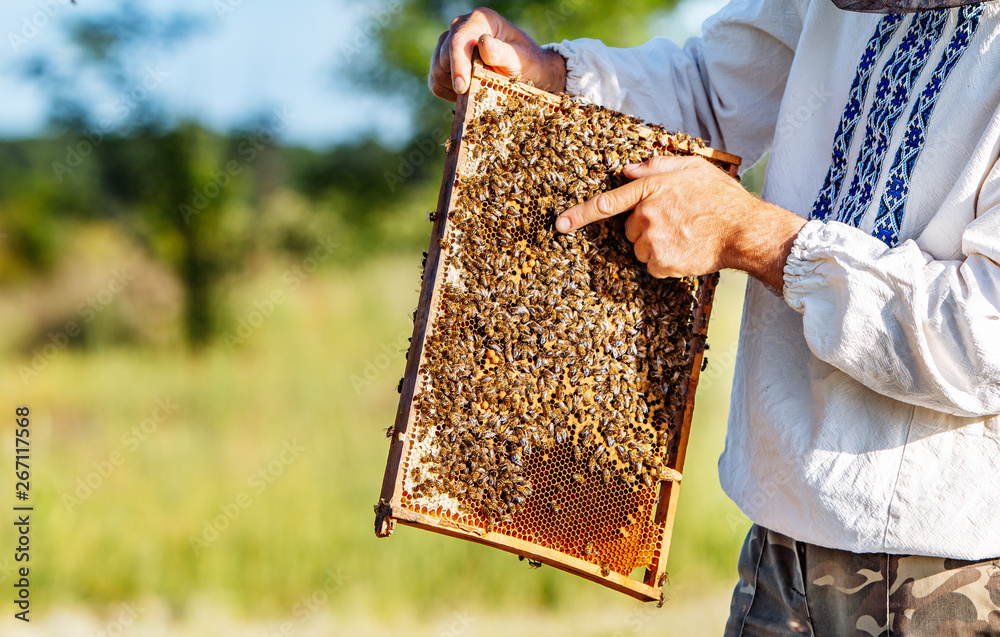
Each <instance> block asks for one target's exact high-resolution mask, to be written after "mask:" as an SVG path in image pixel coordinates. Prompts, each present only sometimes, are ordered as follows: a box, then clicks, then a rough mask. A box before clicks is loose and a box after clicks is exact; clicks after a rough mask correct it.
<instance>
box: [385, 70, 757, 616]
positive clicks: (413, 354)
mask: <svg viewBox="0 0 1000 637" xmlns="http://www.w3.org/2000/svg"><path fill="white" fill-rule="evenodd" d="M484 83H487V84H488V85H490V86H493V87H496V86H502V87H503V90H504V92H508V91H509V92H511V93H512V94H513V93H520V94H521V95H530V96H532V97H533V98H537V99H539V100H542V101H543V102H545V103H548V104H550V105H552V106H553V107H557V108H558V107H559V106H560V104H561V103H562V102H561V99H560V98H559V97H557V96H555V95H552V94H550V93H547V92H545V91H542V90H540V89H537V88H535V87H533V86H531V85H528V84H524V83H511V81H510V80H509V79H508V78H505V77H503V76H500V75H497V74H495V73H493V72H491V71H489V70H488V69H486V68H484V67H483V66H482V65H481V64H480V63H479V62H478V61H477V62H476V64H475V65H474V70H473V74H472V81H471V86H470V88H469V90H468V92H467V93H466V94H465V95H460V96H459V98H458V102H457V104H456V109H455V118H454V123H453V126H452V131H451V137H450V139H451V140H452V143H451V147H450V149H449V151H448V153H447V158H446V162H445V169H444V178H443V182H442V186H441V191H440V195H439V200H438V206H437V213H436V216H435V220H434V225H433V229H432V232H431V243H430V249H429V251H428V255H427V261H426V265H425V270H424V281H423V286H422V289H421V292H420V301H419V307H418V310H417V313H416V316H415V320H414V330H413V338H412V342H411V346H410V355H409V357H408V360H407V365H406V372H405V378H404V381H403V385H402V391H401V396H400V402H399V407H398V409H397V412H396V419H395V424H394V426H393V429H392V433H393V437H392V442H391V446H390V450H389V458H388V463H387V467H386V472H385V476H384V480H383V484H382V492H381V497H380V504H379V506H378V507H377V510H378V513H377V516H376V522H375V525H376V528H375V531H376V534H377V535H379V536H380V537H386V536H388V535H390V534H391V533H392V531H393V529H394V526H395V522H396V521H399V522H401V523H403V524H406V525H410V526H415V527H418V528H423V529H426V530H430V531H434V532H437V533H442V534H445V535H449V536H452V537H457V538H461V539H466V540H471V541H474V542H477V543H481V544H486V545H489V546H493V547H496V548H500V549H502V550H504V551H508V552H510V553H514V554H516V555H519V556H523V557H525V558H528V559H531V560H535V561H538V562H541V563H544V564H548V565H550V566H553V567H556V568H559V569H561V570H565V571H568V572H571V573H574V574H576V575H579V576H582V577H584V578H587V579H589V580H592V581H594V582H597V583H600V584H602V585H605V586H607V587H609V588H612V589H614V590H617V591H620V592H623V593H625V594H628V595H630V596H632V597H635V598H637V599H640V600H643V601H655V600H660V599H661V590H662V584H663V581H664V579H665V577H666V561H667V553H668V550H669V542H670V534H671V529H672V525H673V519H674V516H675V513H676V508H677V501H678V496H679V493H680V489H679V481H663V482H661V483H660V487H659V495H658V504H657V506H656V511H655V522H656V523H657V524H662V528H663V530H664V531H663V536H662V538H661V541H660V543H659V546H660V548H659V551H658V552H657V553H656V562H655V568H653V569H647V570H646V573H645V576H644V577H643V579H642V581H639V580H636V579H632V578H631V577H628V576H624V575H621V574H619V573H616V572H611V573H608V574H602V569H601V568H600V567H599V566H598V565H596V564H593V563H591V562H589V561H586V560H582V559H579V558H577V557H574V556H571V555H566V554H564V553H561V552H559V551H555V550H552V549H550V548H548V547H545V546H540V545H538V544H535V543H531V542H527V541H524V540H521V539H519V538H515V537H511V536H509V535H504V534H501V533H495V532H488V531H486V530H484V529H479V528H473V527H468V526H464V525H460V524H456V523H453V522H451V521H450V520H446V519H443V518H441V517H439V516H435V515H431V514H429V513H428V512H425V511H420V510H415V509H414V508H407V507H405V506H403V505H402V502H401V494H402V490H403V482H404V478H405V476H404V466H403V460H404V458H406V457H407V453H408V451H409V448H410V446H411V445H412V443H413V436H412V435H408V432H411V430H412V428H413V425H414V416H415V414H414V411H415V410H414V409H413V405H414V398H415V394H416V391H417V379H418V372H419V370H420V369H421V367H422V365H423V363H424V361H425V338H426V336H427V335H428V333H429V330H430V328H431V327H432V325H431V321H432V320H433V319H432V317H434V316H435V312H436V309H437V308H438V305H439V303H440V289H441V287H442V283H443V281H442V276H443V270H444V268H443V267H442V263H441V261H442V258H441V257H442V250H441V240H442V238H443V237H445V236H446V231H447V228H448V222H449V213H450V211H451V210H453V209H454V207H455V203H456V201H455V199H456V193H455V185H456V180H457V174H458V169H459V167H460V166H462V165H463V162H465V161H466V156H465V154H466V145H465V144H463V143H461V142H462V139H463V135H464V131H465V128H466V126H467V124H468V123H469V120H470V118H471V117H472V116H473V111H474V108H473V106H472V104H471V100H474V99H475V96H477V95H478V94H479V90H480V88H481V87H482V86H483V84H484ZM644 131H645V133H644V134H648V135H650V136H654V135H657V133H656V132H654V131H653V130H651V129H644ZM665 149H666V150H669V151H672V152H676V153H679V154H687V155H700V156H703V157H705V158H706V159H709V160H710V161H712V162H713V163H715V164H716V165H719V166H720V167H722V168H723V169H725V170H727V171H728V172H730V174H732V175H733V176H735V175H736V171H737V169H738V167H739V162H740V159H739V158H738V157H736V156H734V155H729V154H727V153H722V152H719V151H715V150H713V149H710V148H704V147H701V146H699V145H698V144H696V143H689V142H687V141H686V138H684V137H683V136H681V137H679V138H678V140H677V144H676V145H671V146H667V147H666V148H665ZM716 281H717V275H708V276H705V277H701V281H700V285H699V287H698V290H697V304H696V306H695V310H694V315H693V317H692V321H693V325H694V326H695V333H696V334H698V335H701V336H702V337H703V336H704V335H705V334H706V331H707V326H708V318H709V314H710V312H711V302H712V296H713V293H714V289H715V284H716ZM703 344H704V339H703V338H693V339H691V341H690V344H689V352H688V359H689V360H690V376H689V382H688V384H687V387H686V389H685V390H684V392H685V393H684V401H683V404H684V413H683V417H682V421H681V422H680V430H679V442H678V449H677V453H676V456H675V458H674V462H673V464H672V465H671V466H670V468H671V469H673V470H675V471H676V472H677V474H678V475H679V474H680V472H681V471H682V469H683V464H684V456H685V451H686V447H687V439H688V434H689V431H690V424H691V418H692V415H693V411H694V397H695V390H696V387H697V383H698V376H699V372H700V370H701V362H702V349H703ZM678 480H679V479H678Z"/></svg>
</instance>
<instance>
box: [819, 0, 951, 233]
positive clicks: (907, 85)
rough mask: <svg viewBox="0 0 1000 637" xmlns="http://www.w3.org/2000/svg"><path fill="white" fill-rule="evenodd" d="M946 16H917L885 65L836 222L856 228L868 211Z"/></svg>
mask: <svg viewBox="0 0 1000 637" xmlns="http://www.w3.org/2000/svg"><path fill="white" fill-rule="evenodd" d="M948 14H949V12H948V11H927V12H924V13H921V14H917V15H916V16H915V17H914V18H913V22H912V23H911V24H910V28H909V29H908V30H907V32H906V35H904V36H903V41H902V42H901V43H900V45H899V48H897V49H896V50H895V51H894V52H893V54H892V57H890V58H889V61H888V62H886V65H885V69H884V70H883V72H882V77H881V78H880V79H879V82H878V85H877V86H876V88H875V97H874V101H873V103H872V108H871V112H870V113H869V114H868V122H867V124H866V127H865V137H864V140H863V141H862V144H861V149H860V152H859V155H858V161H857V164H856V165H855V167H854V178H853V179H852V180H851V187H850V188H849V189H848V191H847V194H846V195H845V196H844V201H843V202H842V203H841V206H840V214H839V215H838V220H839V221H841V222H843V223H847V224H850V225H852V226H855V227H857V225H858V224H859V223H860V221H861V217H862V216H863V215H864V212H865V210H866V209H867V208H868V205H869V203H870V202H871V200H872V195H873V191H874V190H875V184H876V182H877V181H878V176H879V173H880V172H881V169H882V165H883V163H884V162H885V156H886V154H887V152H888V150H889V140H890V138H891V137H892V130H893V128H894V127H895V125H896V122H897V121H898V120H899V118H900V116H901V115H902V114H903V111H904V109H905V108H906V105H907V104H908V103H909V101H910V94H911V92H912V91H913V85H914V84H915V83H916V81H917V78H918V77H919V76H920V74H921V73H922V72H923V70H924V67H926V66H927V61H928V59H929V57H930V53H931V51H932V50H933V49H934V46H935V45H936V44H937V42H938V41H939V40H940V39H941V35H942V34H943V32H944V27H945V24H946V23H947V21H948Z"/></svg>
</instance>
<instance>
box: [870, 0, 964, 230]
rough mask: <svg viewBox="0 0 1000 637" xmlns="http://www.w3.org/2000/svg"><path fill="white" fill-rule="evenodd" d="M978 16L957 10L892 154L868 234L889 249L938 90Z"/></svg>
mask: <svg viewBox="0 0 1000 637" xmlns="http://www.w3.org/2000/svg"><path fill="white" fill-rule="evenodd" d="M982 12H983V8H982V6H981V5H974V6H966V7H963V8H962V9H961V11H960V12H959V14H958V25H957V26H956V27H955V34H954V36H952V39H951V42H949V43H948V49H947V50H946V51H945V53H944V56H943V57H942V58H941V61H940V62H939V63H938V65H937V68H935V69H934V73H933V75H932V76H931V79H930V80H929V81H928V82H927V86H926V87H924V90H923V91H922V92H921V93H920V96H919V97H918V98H917V101H916V103H915V104H914V106H913V112H912V113H911V114H910V118H909V121H908V122H907V125H906V133H905V135H904V136H903V142H902V144H901V145H900V147H899V150H898V151H896V156H895V158H894V159H893V162H892V168H890V170H889V177H888V179H887V180H886V184H885V189H884V191H883V193H882V199H881V201H880V203H879V211H878V216H877V217H876V218H875V227H874V229H873V230H872V234H873V235H874V236H875V237H877V238H879V239H881V240H882V241H883V242H884V243H885V244H886V245H888V246H889V247H893V246H895V245H896V243H897V241H898V240H899V229H900V226H901V225H902V222H903V208H904V207H905V205H906V197H907V195H909V192H910V175H912V174H913V167H914V166H915V165H916V163H917V159H918V158H919V156H920V151H921V150H922V149H923V147H924V140H925V137H926V132H927V126H928V124H929V122H930V119H931V115H932V114H933V112H934V106H935V104H937V99H938V96H939V95H940V93H941V88H942V87H943V86H944V83H945V82H946V81H947V80H948V76H949V75H950V74H951V71H952V69H954V68H955V65H956V64H958V61H959V60H960V59H961V58H962V54H963V53H965V50H966V49H967V48H969V44H970V43H971V42H972V37H973V36H974V35H975V33H976V30H977V29H978V28H979V21H980V17H981V16H982Z"/></svg>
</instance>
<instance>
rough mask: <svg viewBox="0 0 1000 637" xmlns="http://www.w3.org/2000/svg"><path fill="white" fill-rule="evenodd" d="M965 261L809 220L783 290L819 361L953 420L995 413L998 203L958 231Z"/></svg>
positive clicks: (999, 331) (999, 353) (999, 348)
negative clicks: (941, 257) (891, 244)
mask: <svg viewBox="0 0 1000 637" xmlns="http://www.w3.org/2000/svg"><path fill="white" fill-rule="evenodd" d="M962 252H963V254H964V256H965V259H964V260H955V261H943V260H934V259H933V258H932V257H931V255H929V254H927V253H926V252H922V251H921V250H920V248H919V246H918V245H917V244H916V243H915V242H914V241H912V240H911V241H906V242H904V243H902V244H900V245H899V246H897V247H895V248H892V249H890V248H888V247H887V246H886V245H885V244H884V243H882V242H881V241H879V240H878V239H876V238H874V237H872V236H869V235H868V234H866V233H865V232H863V231H861V230H858V229H857V228H854V227H853V226H848V225H845V224H842V223H837V222H827V223H823V222H820V221H810V222H809V223H807V224H806V225H805V226H804V227H803V228H802V231H801V232H800V233H799V235H798V237H797V238H796V240H795V243H794V245H793V248H792V253H791V256H790V257H789V259H788V262H787V264H786V266H785V272H784V274H785V285H784V293H785V299H786V301H787V302H788V304H789V305H790V306H791V307H792V308H794V309H795V310H797V311H798V312H799V313H801V314H802V316H803V325H804V332H805V338H806V342H807V343H808V345H809V348H810V349H811V350H812V352H813V354H815V355H816V356H817V357H818V358H820V359H821V360H823V361H826V362H827V363H829V364H830V365H833V366H834V367H836V368H838V369H840V370H841V371H843V372H844V373H846V374H848V375H849V376H851V377H852V378H854V379H855V380H857V381H858V382H860V383H862V384H863V385H865V386H866V387H868V388H869V389H871V390H873V391H875V392H878V393H880V394H883V395H885V396H889V397H890V398H893V399H895V400H899V401H901V402H904V403H907V404H911V405H917V406H920V407H926V408H928V409H933V410H935V411H939V412H944V413H950V414H954V415H957V416H968V417H983V416H990V415H995V414H1000V266H998V265H997V264H998V263H1000V205H998V206H996V207H994V208H992V209H991V210H990V211H989V212H988V213H986V214H984V215H980V216H979V217H978V218H977V219H976V220H975V221H973V222H972V223H971V224H969V225H968V226H967V227H966V228H965V231H964V233H963V236H962Z"/></svg>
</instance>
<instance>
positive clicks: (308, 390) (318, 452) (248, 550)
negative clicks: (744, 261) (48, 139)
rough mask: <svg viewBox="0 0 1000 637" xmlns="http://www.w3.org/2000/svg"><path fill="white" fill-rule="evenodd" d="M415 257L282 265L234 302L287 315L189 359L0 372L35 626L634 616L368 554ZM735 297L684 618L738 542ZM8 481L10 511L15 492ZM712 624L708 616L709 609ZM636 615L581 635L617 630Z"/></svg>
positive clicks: (724, 325) (126, 354) (614, 600)
mask: <svg viewBox="0 0 1000 637" xmlns="http://www.w3.org/2000/svg"><path fill="white" fill-rule="evenodd" d="M417 258H419V257H417ZM417 258H399V259H397V260H386V261H382V262H378V263H374V264H372V265H369V266H365V267H364V268H361V269H357V270H352V271H348V270H343V269H335V270H330V271H326V272H320V273H317V274H316V275H314V276H312V277H310V278H309V279H308V280H306V281H305V282H304V284H303V285H302V286H301V287H299V288H298V289H294V290H293V289H290V287H289V286H288V284H287V281H286V280H284V279H283V278H282V275H283V268H272V269H270V270H268V271H267V272H266V273H265V274H263V275H261V276H259V277H256V278H255V279H254V280H253V281H252V283H248V284H246V285H242V286H239V287H238V288H236V289H235V290H233V291H232V294H231V297H232V298H231V304H232V307H233V310H234V315H235V316H236V318H237V319H239V318H246V317H249V316H250V313H251V311H253V310H254V303H255V302H258V303H259V304H260V303H262V302H263V300H264V299H267V298H268V297H270V295H271V294H272V292H274V291H275V290H278V291H281V292H282V293H283V294H284V298H285V299H287V300H286V301H285V302H283V303H280V304H278V305H276V306H275V308H274V310H273V312H272V313H271V314H270V316H268V317H265V318H264V320H263V321H262V322H259V325H258V326H257V327H254V328H251V329H247V330H244V331H243V333H242V334H237V333H235V332H232V335H233V336H234V338H233V339H225V340H224V341H220V342H219V343H218V344H217V345H216V346H214V347H213V348H212V349H210V350H209V351H207V352H205V353H203V354H201V355H198V356H194V355H191V354H188V353H185V352H183V351H166V350H160V351H150V350H139V349H109V350H99V351H96V352H91V353H86V354H85V353H82V352H78V351H72V350H67V351H63V352H61V353H60V354H59V355H58V356H56V357H55V358H54V360H52V361H51V362H50V363H49V364H48V365H47V366H46V367H45V369H44V370H42V372H41V373H40V374H39V375H38V376H37V377H36V378H32V379H30V380H29V382H28V383H24V382H22V379H21V377H20V375H19V374H18V365H19V364H20V363H23V362H24V360H8V361H7V364H6V365H5V366H4V368H3V371H2V373H0V405H2V406H3V408H4V409H5V410H9V412H10V413H7V414H4V417H3V423H4V424H3V429H2V432H3V448H4V453H5V459H4V461H3V462H2V463H0V466H3V467H4V474H5V476H8V475H9V471H8V469H10V468H11V465H12V461H11V460H10V458H12V456H13V435H12V429H13V406H14V405H15V404H26V405H29V406H30V407H31V410H32V423H33V424H32V425H31V427H32V429H33V432H34V437H33V438H32V443H33V447H32V454H33V467H32V471H33V482H32V498H33V501H34V503H35V505H36V512H35V514H34V518H33V524H34V525H33V528H32V534H31V542H32V553H33V554H32V562H31V574H32V594H33V596H34V598H35V600H36V601H35V606H34V607H33V612H36V613H37V614H38V615H41V616H45V615H46V613H49V612H54V610H55V609H57V608H63V607H83V608H91V609H96V610H95V612H98V613H102V612H106V609H107V608H109V607H112V608H113V605H114V604H118V603H121V602H127V601H129V600H150V599H153V600H159V601H158V602H157V603H161V604H162V605H163V606H164V608H166V609H168V612H169V613H170V614H171V616H185V614H189V613H191V612H194V611H193V610H192V609H196V608H198V607H199V605H200V604H203V603H208V604H211V605H216V606H219V607H222V608H225V609H227V612H231V613H232V614H233V615H234V616H236V617H243V618H249V619H252V620H254V621H268V620H272V619H273V620H278V619H280V618H282V617H298V616H299V615H300V614H303V613H307V611H309V612H311V611H310V609H311V606H312V605H317V604H319V602H318V601H317V600H322V604H321V606H322V608H323V609H324V612H326V613H332V614H333V615H335V616H349V617H355V618H375V619H371V620H370V621H374V622H378V621H391V620H392V618H396V617H400V618H404V617H405V618H410V619H411V620H412V621H416V622H421V621H423V622H425V623H426V622H430V623H431V624H433V622H435V621H438V620H437V619H436V618H440V617H442V616H444V617H447V616H448V614H449V613H452V612H455V609H456V608H473V609H479V610H483V611H486V612H489V613H492V614H510V615H511V616H513V617H516V618H518V621H527V620H526V619H525V618H530V617H532V616H535V617H546V618H548V619H547V620H545V621H549V622H550V623H551V622H552V621H553V620H552V618H558V617H576V619H577V620H579V619H580V618H581V617H586V616H588V615H587V614H586V613H587V612H591V613H592V612H593V611H594V609H611V610H612V611H613V612H614V613H616V615H615V617H616V618H627V617H629V615H628V614H629V613H633V612H636V609H639V608H644V607H641V605H639V604H638V603H636V602H633V601H632V600H629V599H627V598H625V597H623V596H621V595H619V594H616V593H613V592H610V591H607V590H605V589H603V588H601V587H599V586H596V585H594V584H591V583H589V582H585V581H583V580H580V579H578V578H575V577H573V576H570V575H567V574H564V573H562V572H559V571H556V570H554V569H551V568H542V569H539V570H529V569H528V567H527V566H526V565H525V564H524V563H520V562H518V561H517V559H516V558H514V557H513V556H511V555H508V554H506V553H501V552H499V551H496V550H491V549H488V548H485V547H481V546H477V545H472V544H469V543H465V542H461V541H458V540H453V539H448V538H444V537H439V536H436V535H434V534H431V533H427V532H424V531H419V530H415V529H410V528H404V527H400V528H398V529H397V531H396V533H395V534H394V535H393V537H391V538H390V539H383V540H379V539H376V538H375V536H374V534H373V532H372V522H373V513H372V505H373V504H374V502H375V501H376V499H377V497H378V492H379V487H380V484H381V478H382V473H383V470H384V463H385V454H386V449H387V440H386V438H385V436H384V429H385V427H387V426H389V425H390V424H391V423H392V420H393V414H394V412H395V407H396V401H397V398H398V396H397V394H396V391H395V389H396V383H397V381H398V379H399V377H400V375H401V373H402V369H403V364H404V356H403V352H402V349H404V348H405V345H406V338H407V337H408V336H409V331H410V327H411V323H410V317H409V315H410V312H412V310H413V308H414V306H415V304H416V298H417V289H416V288H417V285H418V276H419V275H418V272H417V269H416V265H417V263H416V260H417ZM743 285H744V279H743V278H741V277H739V276H736V275H727V276H724V278H723V283H722V285H721V286H720V289H719V295H718V299H717V303H716V308H715V313H714V316H713V322H712V326H711V329H710V338H709V343H710V345H711V347H712V349H711V351H710V352H709V359H710V361H711V364H710V366H709V368H708V371H707V372H706V373H705V375H704V376H703V381H702V385H701V387H700V388H699V393H698V399H697V400H698V408H697V410H696V416H695V422H694V425H693V431H692V435H691V441H690V446H689V454H688V460H687V466H686V471H685V481H684V486H683V489H682V491H681V498H680V510H679V513H678V516H677V525H676V528H675V532H674V537H673V545H672V550H671V556H670V561H669V571H670V581H671V595H672V596H673V597H674V598H675V599H674V602H672V603H674V604H682V605H683V604H684V602H683V600H685V599H690V600H695V599H697V598H698V597H699V596H700V595H701V594H702V593H703V592H705V593H706V594H709V593H710V594H711V595H714V596H715V597H714V598H715V599H720V598H721V596H723V595H726V594H728V590H730V587H731V586H732V584H733V583H734V581H735V580H734V578H735V562H736V556H737V554H738V551H739V548H740V544H741V541H742V537H743V535H744V534H745V532H746V529H747V527H748V526H749V522H748V521H747V520H746V519H745V518H743V517H742V516H741V515H740V514H739V513H738V511H737V509H736V508H735V507H734V506H733V505H732V504H731V503H730V502H729V501H728V500H727V499H726V497H725V496H724V495H723V493H722V492H721V490H720V487H719V483H718V478H717V475H716V461H717V458H718V455H719V453H720V452H721V450H722V446H723V439H724V433H725V421H726V413H727V408H728V403H729V388H730V379H731V374H732V360H733V355H734V354H735V338H736V331H737V326H738V320H739V315H740V309H741V301H742V296H743ZM264 305H266V304H264ZM253 322H254V323H257V321H256V320H254V321H253ZM248 325H249V324H248ZM244 336H245V338H244ZM235 337H238V338H235ZM236 340H238V341H240V342H234V341H236ZM366 374H367V377H366ZM362 381H363V382H362ZM3 484H5V485H7V486H6V487H5V495H4V496H3V497H4V501H6V502H8V503H9V502H12V501H13V497H12V496H11V495H10V494H11V488H12V485H10V483H9V482H8V481H7V480H6V479H5V480H4V482H3ZM193 538H194V541H193ZM14 541H15V538H14V535H13V533H12V528H11V525H10V524H0V547H4V548H2V549H0V555H4V556H6V555H9V554H11V552H12V551H8V548H12V547H13V543H14ZM4 559H5V558H3V557H0V577H2V578H3V585H4V586H10V585H11V579H10V578H11V577H12V576H13V573H12V571H11V570H10V568H9V567H10V566H12V562H11V561H9V560H8V561H7V562H5V561H4ZM310 600H312V601H310ZM691 604H695V602H693V601H692V602H691ZM109 605H110V606H109ZM669 608H670V605H668V609H665V610H664V612H665V613H666V612H669ZM692 608H694V606H692ZM713 608H714V609H715V611H713V612H715V613H716V614H718V611H719V604H718V603H716V604H715V606H713ZM386 618H388V619H386ZM722 619H723V620H724V618H722ZM359 621H361V620H360V619H359ZM365 621H369V620H365ZM626 621H627V620H625V619H615V620H614V621H613V622H612V628H611V629H608V631H607V632H602V631H604V630H605V629H604V628H601V629H600V630H598V628H597V627H596V625H594V624H590V625H589V626H590V627H589V628H587V629H582V630H581V631H578V633H577V634H582V633H586V634H609V635H610V634H615V629H614V628H613V626H615V625H620V626H623V627H625V626H627V623H626ZM711 621H712V622H715V624H718V622H719V621H720V620H719V619H718V618H717V617H715V618H713V619H712V620H711ZM539 622H540V623H538V624H537V625H538V626H541V625H544V624H545V622H544V621H541V620H539ZM431 624H429V625H431ZM433 625H436V624H433ZM642 625H643V626H648V621H647V623H646V624H642ZM622 630H625V628H622ZM628 630H629V631H631V630H632V629H631V628H629V629H628ZM594 631H597V632H594ZM431 632H433V630H431ZM480 632H482V633H484V634H485V633H486V632H488V631H485V630H483V631H480ZM618 632H619V633H621V630H619V631H618ZM635 632H640V629H638V628H637V629H635ZM254 634H263V633H254ZM356 634H361V633H356ZM404 634H405V633H404ZM548 634H553V633H552V631H551V630H549V633H548ZM622 634H624V633H622ZM628 634H632V633H631V632H629V633H628ZM670 634H673V633H670Z"/></svg>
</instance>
